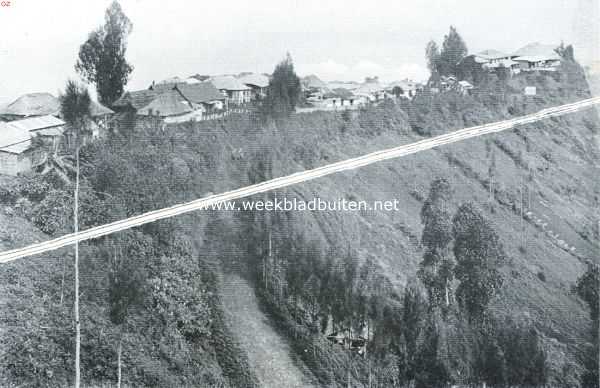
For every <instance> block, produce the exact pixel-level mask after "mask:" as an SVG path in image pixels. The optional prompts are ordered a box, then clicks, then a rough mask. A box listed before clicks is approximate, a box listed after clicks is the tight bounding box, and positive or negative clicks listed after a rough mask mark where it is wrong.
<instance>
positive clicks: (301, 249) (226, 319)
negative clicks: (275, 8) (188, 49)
mask: <svg viewBox="0 0 600 388" xmlns="http://www.w3.org/2000/svg"><path fill="white" fill-rule="evenodd" d="M111 15H112V16H111ZM111 17H114V18H115V20H112V21H113V22H114V23H113V25H111ZM115 25H119V26H121V27H120V28H121V29H122V30H120V31H118V33H117V34H121V35H120V36H119V38H120V39H122V40H121V44H122V45H123V47H121V48H120V49H119V50H116V51H111V50H114V45H113V44H112V43H113V41H112V40H111V39H106V41H103V42H101V43H102V44H105V43H106V42H108V43H110V44H108V45H107V46H108V48H103V50H104V51H102V52H101V54H102V55H106V57H107V58H108V59H106V58H105V61H104V62H102V61H100V62H98V63H95V62H94V63H91V64H90V63H86V60H88V61H89V58H95V56H94V55H82V53H83V54H89V53H87V52H86V50H88V49H90V47H91V49H96V48H97V47H98V46H100V45H101V44H97V43H99V42H97V41H94V39H97V38H98V36H99V35H98V34H96V33H95V32H94V33H92V34H90V36H89V37H88V41H86V42H85V43H84V44H83V45H82V46H81V47H80V56H79V60H78V62H77V63H76V69H77V71H78V73H79V74H80V75H81V76H82V78H83V79H85V80H86V81H88V82H89V83H90V84H92V85H93V86H95V88H96V92H97V94H98V101H104V103H100V102H97V101H95V100H90V96H89V92H88V85H85V84H82V83H79V82H76V81H68V82H67V86H66V87H65V91H64V93H63V92H61V95H59V96H54V95H52V94H50V93H47V92H34V93H29V94H25V95H22V96H14V98H15V99H14V100H13V101H12V102H10V103H8V104H6V105H4V106H0V205H1V207H0V245H1V246H2V248H3V249H14V248H19V247H22V246H23V245H27V244H31V243H33V242H37V241H42V240H45V239H48V238H54V237H57V238H58V237H60V236H64V235H65V234H67V233H71V232H72V231H73V230H75V231H77V230H86V229H89V228H93V227H96V226H99V225H105V224H108V223H110V222H114V221H116V220H122V219H124V218H127V217H133V216H136V215H139V214H142V213H146V212H151V211H154V210H156V209H161V208H166V207H170V206H173V205H176V204H179V203H183V202H187V201H191V200H194V199H197V198H199V197H202V196H206V195H209V194H207V193H213V192H217V193H220V192H225V191H227V190H232V189H235V188H238V187H244V186H247V185H251V184H258V183H260V182H264V181H265V180H269V179H272V178H275V177H281V176H286V175H288V174H292V173H296V172H298V171H303V170H309V169H314V168H317V167H320V166H324V165H327V164H330V163H333V162H335V161H340V160H347V159H350V158H355V157H356V156H357V155H363V154H366V153H370V152H376V151H379V150H382V149H385V148H389V147H390V145H391V144H395V145H396V144H397V145H407V144H408V145H410V144H412V143H416V142H421V141H423V140H426V139H427V138H430V137H433V136H436V135H439V134H445V133H448V132H449V131H453V130H458V129H461V128H465V127H471V126H475V125H480V124H486V123H491V122H497V121H504V120H507V119H510V118H516V117H519V116H523V115H525V114H528V113H532V112H538V111H539V110H541V109H545V108H548V107H552V106H558V105H562V104H566V103H571V102H573V101H576V100H580V99H584V98H589V97H590V91H589V90H588V86H587V85H586V82H587V81H586V79H585V74H584V73H583V70H582V68H581V67H580V66H579V64H578V63H577V62H576V61H575V57H574V54H573V48H572V46H571V45H568V46H566V47H565V45H564V44H562V43H561V44H560V45H547V44H541V43H531V44H528V45H526V46H524V47H521V48H519V49H517V50H515V51H514V52H509V53H506V52H500V51H498V50H494V49H487V50H484V51H481V52H477V53H475V54H472V53H469V52H468V51H467V47H466V44H465V43H464V41H462V38H460V36H459V34H458V32H457V31H456V29H455V28H454V27H450V33H449V34H448V35H447V36H445V37H444V45H443V48H442V49H441V50H440V49H439V48H438V47H437V44H436V43H435V42H434V41H430V42H429V43H428V44H427V46H426V50H425V52H426V60H427V65H428V67H429V70H430V77H429V79H427V80H412V79H408V78H406V79H403V80H398V81H392V82H384V81H383V80H381V79H380V78H379V76H378V75H377V74H373V75H372V76H369V77H366V78H365V79H364V80H355V81H346V80H344V81H340V80H335V81H324V80H322V79H321V78H320V75H319V74H308V75H304V76H302V77H299V76H297V75H296V73H295V71H294V66H293V62H292V60H291V56H290V55H289V54H288V56H287V57H286V59H284V60H283V61H282V62H281V63H279V64H277V65H276V67H275V69H274V71H273V72H272V73H271V74H259V73H249V72H242V73H237V74H212V75H209V74H200V73H198V74H194V75H189V76H188V75H185V74H178V75H172V74H171V75H170V77H169V78H165V79H162V80H148V82H147V87H146V88H144V89H141V90H129V89H128V88H127V80H128V76H129V74H130V72H131V71H133V67H131V66H129V65H128V63H127V61H126V60H125V52H126V50H125V46H126V39H125V38H126V36H127V34H128V33H129V31H130V27H131V26H130V21H129V20H128V19H127V17H126V16H125V15H124V13H123V12H122V10H121V8H120V6H119V3H118V2H117V1H115V2H113V3H112V5H111V6H110V7H109V9H108V10H107V19H106V26H104V27H102V28H104V29H105V30H106V31H112V32H113V33H115V29H112V27H114V26H115ZM101 30H102V29H101ZM117 30H118V29H117ZM100 35H101V34H100ZM104 38H106V36H105V37H104ZM112 38H114V37H112ZM453 39H454V43H452V42H451V44H448V45H447V44H446V43H447V42H448V41H452V40H453ZM90 42H91V43H90ZM446 46H448V47H450V48H448V47H446ZM107 53H108V54H107ZM82 58H83V60H82ZM111 61H113V62H111ZM119 61H121V62H119ZM106 62H109V63H110V64H111V66H113V67H110V66H105V67H104V68H102V69H101V70H102V71H104V73H105V74H104V75H105V77H99V76H98V74H96V72H97V71H99V70H98V68H100V67H101V65H105V64H106ZM135 65H136V66H137V67H142V66H144V64H143V63H137V64H135ZM86 66H91V67H92V68H93V69H92V70H90V68H86ZM115 67H116V68H119V69H121V70H123V74H121V75H122V78H119V77H116V78H110V76H109V75H110V74H112V73H111V71H110V70H111V69H114V68H115ZM107 74H108V75H107ZM165 76H167V75H165ZM106 79H109V80H110V82H108V83H105V84H102V82H106ZM107 85H108V87H107ZM598 123H599V122H598V117H597V115H595V113H593V112H591V111H589V110H588V111H580V112H577V113H573V114H571V115H564V116H561V117H553V118H552V119H548V120H546V121H544V122H541V123H533V124H527V125H523V126H519V127H517V128H515V129H514V130H508V131H504V132H499V133H497V134H493V135H490V136H485V137H481V138H474V139H470V140H468V141H460V142H456V143H453V144H446V145H445V146H444V147H437V148H435V149H431V150H427V151H424V152H419V153H417V154H413V155H411V157H407V158H402V159H398V160H394V161H393V162H389V163H387V162H386V163H381V164H379V165H376V166H368V167H365V168H363V169H359V170H351V171H348V172H345V173H343V174H335V175H332V176H330V177H328V178H327V179H321V180H315V181H311V182H304V183H303V184H301V185H296V186H295V187H294V188H293V189H289V190H288V191H275V192H272V193H268V194H265V196H264V197H263V198H269V195H271V194H272V195H273V196H277V195H282V194H284V195H289V196H290V197H293V198H294V199H303V198H310V197H313V196H315V195H316V193H318V194H319V195H321V196H323V197H324V198H327V197H330V198H348V199H351V200H379V199H381V198H388V197H390V198H394V199H397V200H398V201H399V202H400V203H401V204H402V208H401V209H400V210H399V211H398V212H383V211H364V212H348V213H343V212H325V213H319V212H305V213H302V212H285V213H273V214H269V215H265V214H266V213H262V212H259V211H253V210H251V211H236V212H216V211H210V212H209V211H207V212H197V213H201V214H196V213H191V214H188V215H185V216H182V217H173V218H169V219H165V220H159V221H157V222H152V223H149V224H146V225H142V226H139V227H135V228H132V229H130V230H123V231H119V232H117V233H114V234H111V235H107V236H103V237H102V238H98V239H94V240H90V241H85V242H82V243H81V244H78V245H76V248H75V252H76V253H75V254H74V255H72V254H71V247H68V248H67V249H63V250H58V251H54V252H44V253H43V254H42V255H39V256H40V257H33V258H32V260H23V261H15V262H13V263H9V265H7V266H4V267H1V268H0V269H1V271H0V279H2V281H0V294H4V295H5V296H4V299H0V303H2V305H3V306H6V311H15V314H10V313H9V314H4V315H3V316H2V317H1V318H0V322H1V324H2V325H1V326H0V334H2V337H0V361H2V362H4V363H5V364H6V365H7V367H6V368H5V369H4V368H0V385H6V386H67V385H71V382H73V381H75V384H74V385H75V386H76V387H79V385H80V379H81V380H82V381H81V382H82V384H81V385H82V386H88V385H87V384H89V385H90V386H113V383H114V382H115V381H117V386H118V387H121V386H124V387H126V386H156V387H163V386H164V387H166V386H201V387H204V386H207V387H219V388H237V387H244V388H246V387H252V388H254V387H260V386H273V387H279V386H287V385H292V382H293V385H295V386H303V387H304V386H306V387H311V386H315V387H316V386H323V387H325V386H326V387H337V388H339V387H352V388H359V387H360V388H367V387H368V388H374V387H378V388H379V387H397V388H407V387H409V388H442V387H443V388H450V387H451V388H466V387H484V388H485V387H492V388H507V387H511V388H512V387H518V388H531V387H536V388H541V387H544V388H546V387H549V386H551V387H568V388H571V387H573V388H590V387H595V386H597V385H594V384H595V383H590V382H591V381H593V380H594V379H595V380H597V371H596V372H594V369H595V366H596V365H597V360H598V352H595V350H594V349H593V348H592V347H593V345H594V344H596V345H597V341H598V338H597V336H596V334H594V332H593V330H594V326H593V325H594V324H597V321H598V315H597V311H596V310H594V307H593V306H595V305H596V304H597V295H598V292H597V288H595V287H596V285H595V284H594V280H595V279H596V278H597V277H598V269H597V266H596V267H594V265H592V261H591V260H589V258H590V257H593V255H594V252H596V251H597V247H598V243H597V241H596V239H595V237H596V236H597V225H596V220H595V218H594V214H593V212H590V211H589V209H590V208H591V207H592V206H593V204H594V203H595V202H594V201H595V199H594V196H595V186H594V184H593V178H592V176H593V174H589V171H588V170H589V166H592V165H595V164H594V163H596V160H597V157H598V153H597V150H595V149H594V147H593V146H592V142H591V140H590V139H592V138H593V137H594V136H597V133H598V128H599V124H598ZM538 124H539V127H537V125H538ZM298 133H302V136H299V135H298ZM286 190H287V189H286ZM261 195H262V194H261ZM596 199H597V198H596ZM207 215H208V216H207ZM46 255H49V256H46ZM73 256H74V257H73ZM79 260H81V262H80V261H79ZM72 263H73V264H72ZM80 263H81V264H80ZM71 265H72V268H74V271H73V270H72V268H71ZM586 268H587V270H586ZM594 271H595V272H594ZM80 283H81V288H79V287H80ZM73 286H75V290H72V289H71V288H73ZM78 290H81V291H78ZM594 292H595V294H594ZM594 297H595V298H596V299H594ZM80 304H81V306H82V309H81V311H82V315H81V320H80V316H79V311H80V310H79V306H80ZM75 306H76V307H75ZM556 306H559V307H560V308H556ZM590 306H591V308H590ZM74 311H76V312H74ZM594 314H595V315H594ZM23 321H25V322H26V324H21V322H23ZM80 325H81V326H80ZM590 327H591V328H592V331H590ZM73 338H75V339H73ZM270 342H273V344H271V343H270ZM75 344H76V345H75ZM80 345H81V353H80ZM73 348H76V349H77V350H76V351H75V352H73ZM80 362H81V363H80ZM80 370H81V376H80ZM73 376H76V377H75V378H73ZM286 379H289V380H286ZM286 383H289V384H286Z"/></svg>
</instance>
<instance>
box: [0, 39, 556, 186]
mask: <svg viewBox="0 0 600 388" xmlns="http://www.w3.org/2000/svg"><path fill="white" fill-rule="evenodd" d="M557 47H558V46H557V45H547V44H540V43H532V44H528V45H526V46H524V47H522V48H520V49H518V50H516V51H515V52H513V53H510V54H507V53H503V52H500V51H497V50H484V51H481V52H478V53H476V54H469V55H467V56H465V57H464V58H463V59H462V62H461V66H462V67H463V68H468V69H470V70H469V71H473V68H475V69H477V70H480V71H485V72H489V73H491V74H499V73H504V72H507V73H508V76H511V77H512V76H515V75H518V74H519V73H521V72H556V71H559V69H560V62H561V57H560V56H559V55H558V53H557V52H556V48H557ZM269 79H270V75H269V74H257V73H240V74H237V75H216V76H210V75H200V74H195V75H192V76H189V77H187V78H179V77H178V76H174V77H171V78H167V79H164V80H161V81H158V82H155V81H152V83H151V84H150V85H149V86H148V88H147V89H142V90H131V91H126V92H125V93H123V95H122V96H121V97H120V98H119V99H118V100H116V101H115V102H114V103H113V104H112V105H111V106H110V107H106V106H103V105H101V104H100V103H98V102H95V101H94V102H93V103H92V106H91V111H92V119H93V120H92V125H93V130H92V136H93V137H103V136H106V133H107V131H109V129H110V128H111V126H112V128H115V126H117V124H116V123H117V122H118V121H119V120H120V119H122V118H123V117H124V116H126V115H134V116H136V117H137V121H138V123H143V122H148V121H150V122H153V123H156V122H160V123H164V124H174V123H183V122H188V121H203V120H216V119H220V118H223V117H225V116H227V115H229V114H231V113H247V112H249V110H250V109H251V108H252V107H253V106H254V105H255V104H256V103H257V102H259V101H260V100H261V99H263V98H265V96H266V94H267V89H268V87H269ZM476 84H477V82H476V80H473V78H472V77H471V76H470V74H469V75H464V78H463V79H459V78H457V76H441V77H440V76H435V75H434V76H432V77H431V78H430V80H429V81H428V82H426V83H421V82H417V81H413V80H410V79H405V80H402V81H393V82H388V83H385V82H381V81H380V80H379V78H378V77H377V76H373V77H367V78H366V79H365V80H364V81H363V82H362V83H360V82H353V81H348V82H342V81H331V82H324V81H322V80H321V79H320V78H319V77H318V75H314V74H311V75H307V76H305V77H303V78H302V79H301V86H302V94H303V103H302V104H301V105H300V106H298V107H297V108H296V111H297V112H298V113H302V112H312V111H318V110H323V111H328V110H333V111H335V110H346V109H359V108H361V107H366V106H368V105H374V104H378V103H380V102H382V101H384V100H392V101H396V100H398V99H402V98H405V99H412V98H414V97H415V96H416V95H417V94H419V93H423V92H429V93H433V94H435V93H445V92H457V93H459V94H469V93H471V92H472V91H473V89H474V88H476V87H477V86H476ZM32 118H37V119H36V120H32ZM0 127H1V130H0V173H2V174H9V175H16V174H18V173H23V172H26V171H29V170H31V169H33V168H36V167H38V166H40V165H43V164H44V162H45V161H46V159H47V155H48V154H49V153H50V154H52V153H54V154H56V153H61V152H67V151H68V150H69V149H70V146H69V130H68V128H66V126H65V122H64V121H61V113H60V102H59V99H58V98H57V97H55V96H53V95H52V94H50V93H46V92H36V93H30V94H25V95H23V96H20V97H18V98H16V99H15V100H14V101H13V102H11V103H9V104H7V105H4V106H0ZM37 136H39V137H40V139H41V140H42V141H41V142H37V143H36V142H33V140H34V139H35V138H36V137H37ZM34 143H35V144H36V145H37V146H36V147H34V146H33V145H34Z"/></svg>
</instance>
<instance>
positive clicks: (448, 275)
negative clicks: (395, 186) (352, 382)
mask: <svg viewBox="0 0 600 388" xmlns="http://www.w3.org/2000/svg"><path fill="white" fill-rule="evenodd" d="M451 196H452V193H451V188H450V184H449V183H448V181H447V180H445V179H443V178H438V179H436V180H434V181H433V182H432V184H431V188H430V190H429V196H428V198H427V200H426V201H425V203H424V204H423V208H422V209H421V222H422V223H423V225H424V227H423V235H422V237H421V243H422V245H423V246H424V247H425V254H424V255H423V260H422V261H421V264H420V268H419V272H418V275H419V278H420V279H421V281H422V282H423V284H424V285H425V287H426V288H427V292H428V295H429V303H430V306H432V307H434V306H438V305H440V304H445V306H446V307H448V306H449V305H450V283H451V282H452V279H453V277H454V276H453V267H454V262H453V260H452V257H451V251H450V243H451V242H452V237H453V236H452V216H451V214H450V211H449V207H450V198H451Z"/></svg>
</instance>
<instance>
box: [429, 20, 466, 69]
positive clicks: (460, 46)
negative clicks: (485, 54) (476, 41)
mask: <svg viewBox="0 0 600 388" xmlns="http://www.w3.org/2000/svg"><path fill="white" fill-rule="evenodd" d="M467 53H468V50H467V45H466V43H465V41H464V40H463V38H462V37H461V36H460V34H459V33H458V31H457V30H456V27H454V26H450V31H449V32H448V35H446V36H444V43H443V44H442V50H441V52H440V55H439V64H438V66H437V70H438V72H439V73H440V74H441V75H456V74H457V71H458V64H459V63H460V61H461V60H462V59H463V58H464V57H466V56H467Z"/></svg>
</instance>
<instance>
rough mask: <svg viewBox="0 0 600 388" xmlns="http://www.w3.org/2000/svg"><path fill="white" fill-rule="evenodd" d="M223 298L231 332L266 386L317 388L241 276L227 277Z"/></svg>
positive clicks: (228, 275)
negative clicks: (293, 357)
mask: <svg viewBox="0 0 600 388" xmlns="http://www.w3.org/2000/svg"><path fill="white" fill-rule="evenodd" d="M221 295H222V301H223V310H224V311H225V317H226V319H227V322H228V325H229V328H230V330H231V331H232V332H233V333H234V335H235V336H236V340H237V342H238V343H239V344H240V347H241V348H242V349H243V350H244V351H245V352H246V354H247V355H248V360H249V361H250V365H251V366H252V368H254V372H255V374H256V376H257V377H258V379H259V380H260V383H261V385H262V386H263V387H266V388H271V387H273V388H280V387H289V388H299V387H313V385H312V384H311V383H310V380H309V379H308V378H307V377H306V375H305V374H304V373H303V372H302V370H301V367H300V366H299V364H298V362H294V360H293V359H292V357H291V349H290V346H289V345H288V344H287V343H286V342H285V340H284V339H283V338H282V337H281V336H280V335H279V334H278V333H277V332H276V331H275V329H274V328H273V327H271V326H270V325H269V322H268V318H267V317H266V316H265V315H264V314H263V312H262V311H261V310H260V307H259V305H258V301H257V300H256V295H255V294H254V289H253V288H252V287H251V286H250V285H249V284H248V282H247V281H246V280H244V279H242V278H241V277H239V276H238V275H235V274H225V275H224V276H223V282H222V288H221Z"/></svg>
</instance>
